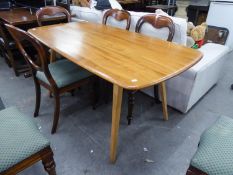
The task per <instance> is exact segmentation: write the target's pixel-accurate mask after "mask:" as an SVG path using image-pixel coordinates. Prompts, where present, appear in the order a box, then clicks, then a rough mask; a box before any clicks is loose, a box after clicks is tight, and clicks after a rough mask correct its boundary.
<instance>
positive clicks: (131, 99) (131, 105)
mask: <svg viewBox="0 0 233 175" xmlns="http://www.w3.org/2000/svg"><path fill="white" fill-rule="evenodd" d="M134 94H135V91H128V115H127V120H128V125H130V124H131V121H132V119H133V108H134V103H135V97H134Z"/></svg>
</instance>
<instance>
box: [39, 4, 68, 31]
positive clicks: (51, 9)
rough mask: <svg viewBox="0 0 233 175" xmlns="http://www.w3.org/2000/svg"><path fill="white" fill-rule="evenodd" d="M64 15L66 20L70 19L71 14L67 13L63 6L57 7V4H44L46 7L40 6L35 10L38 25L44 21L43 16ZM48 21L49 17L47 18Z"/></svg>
mask: <svg viewBox="0 0 233 175" xmlns="http://www.w3.org/2000/svg"><path fill="white" fill-rule="evenodd" d="M61 14H63V15H65V17H66V20H67V22H70V21H71V15H70V13H69V11H68V10H66V9H65V8H63V7H59V6H46V7H42V8H40V9H39V10H38V11H37V12H36V18H37V23H38V25H39V26H43V24H42V23H43V21H44V17H45V16H47V17H49V16H50V17H51V16H53V17H54V16H57V15H61ZM47 20H48V21H49V19H47Z"/></svg>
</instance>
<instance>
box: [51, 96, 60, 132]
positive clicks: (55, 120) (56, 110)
mask: <svg viewBox="0 0 233 175" xmlns="http://www.w3.org/2000/svg"><path fill="white" fill-rule="evenodd" d="M54 100H55V106H54V116H53V127H52V131H51V133H52V134H54V133H55V132H56V131H57V125H58V121H59V115H60V95H59V93H58V92H54Z"/></svg>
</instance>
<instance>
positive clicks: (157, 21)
mask: <svg viewBox="0 0 233 175" xmlns="http://www.w3.org/2000/svg"><path fill="white" fill-rule="evenodd" d="M144 23H149V24H151V25H152V26H153V27H154V28H157V29H160V28H165V27H166V28H168V29H169V35H168V38H167V41H172V39H173V37H174V34H175V25H174V23H173V21H172V19H171V18H169V17H166V16H158V15H144V16H142V17H141V18H140V19H139V20H138V22H137V24H136V29H135V32H137V33H140V30H141V28H142V25H143V24H144Z"/></svg>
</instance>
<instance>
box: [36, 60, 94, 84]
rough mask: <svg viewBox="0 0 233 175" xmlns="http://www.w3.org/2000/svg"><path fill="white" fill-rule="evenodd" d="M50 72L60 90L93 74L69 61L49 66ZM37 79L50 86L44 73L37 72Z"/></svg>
mask: <svg viewBox="0 0 233 175" xmlns="http://www.w3.org/2000/svg"><path fill="white" fill-rule="evenodd" d="M49 71H50V73H51V75H52V77H53V79H54V80H55V82H56V84H57V86H58V87H59V88H62V87H65V86H67V85H70V84H72V83H75V82H77V81H79V80H82V79H85V78H88V77H90V76H91V75H92V74H91V73H90V72H88V71H86V70H85V69H83V68H81V67H79V66H78V65H76V64H74V63H72V62H71V61H68V60H65V59H64V60H59V61H56V62H54V63H51V64H49ZM36 77H37V78H38V79H39V80H41V81H43V82H45V83H47V84H49V82H48V80H47V78H46V77H45V74H44V73H43V72H39V71H38V72H37V74H36Z"/></svg>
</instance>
